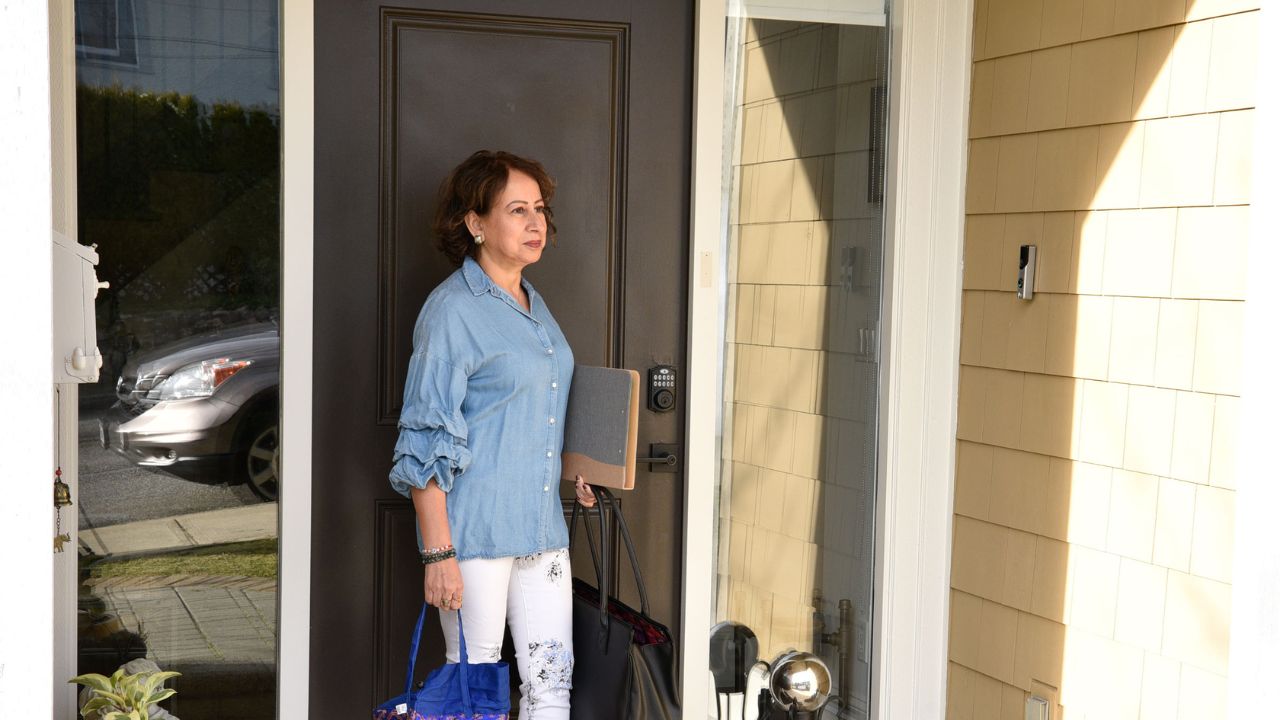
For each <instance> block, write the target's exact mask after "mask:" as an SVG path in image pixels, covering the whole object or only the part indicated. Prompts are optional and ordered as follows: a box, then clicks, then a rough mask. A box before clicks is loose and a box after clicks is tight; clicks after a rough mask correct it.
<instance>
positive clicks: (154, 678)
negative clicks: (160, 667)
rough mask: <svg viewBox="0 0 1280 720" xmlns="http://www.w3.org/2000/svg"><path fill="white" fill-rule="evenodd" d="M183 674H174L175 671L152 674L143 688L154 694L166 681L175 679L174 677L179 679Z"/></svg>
mask: <svg viewBox="0 0 1280 720" xmlns="http://www.w3.org/2000/svg"><path fill="white" fill-rule="evenodd" d="M181 674H182V673H180V672H174V671H173V670H168V671H164V672H157V673H151V676H150V677H148V678H147V681H146V682H145V683H143V687H145V688H146V689H147V692H148V693H153V692H155V690H156V688H158V687H160V686H161V684H162V683H164V681H165V680H168V679H169V678H173V677H178V676H179V675H181Z"/></svg>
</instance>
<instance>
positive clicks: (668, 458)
mask: <svg viewBox="0 0 1280 720" xmlns="http://www.w3.org/2000/svg"><path fill="white" fill-rule="evenodd" d="M636 462H638V463H649V464H650V465H653V464H656V463H662V464H663V465H673V466H674V465H675V464H676V462H677V460H676V456H675V455H669V454H668V455H661V456H659V457H642V458H636Z"/></svg>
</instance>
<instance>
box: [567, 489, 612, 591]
mask: <svg viewBox="0 0 1280 720" xmlns="http://www.w3.org/2000/svg"><path fill="white" fill-rule="evenodd" d="M579 516H581V517H582V522H583V524H584V525H586V528H587V534H588V535H590V534H591V518H589V517H587V515H586V514H585V513H583V512H582V505H581V504H580V503H578V502H577V501H576V500H575V501H574V503H573V513H572V514H571V515H570V516H569V549H571V550H572V549H573V543H574V540H575V537H576V535H577V530H578V517H579ZM601 527H602V528H603V524H602V525H601ZM600 532H601V535H602V536H603V534H604V531H603V530H601V531H600ZM589 540H590V542H589V543H588V549H590V550H591V564H592V565H593V566H594V567H595V570H596V582H597V583H598V582H599V581H600V558H599V557H598V556H597V555H596V542H595V537H594V536H592V537H591V538H589Z"/></svg>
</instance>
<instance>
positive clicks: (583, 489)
mask: <svg viewBox="0 0 1280 720" xmlns="http://www.w3.org/2000/svg"><path fill="white" fill-rule="evenodd" d="M574 490H575V491H576V492H577V494H578V504H580V505H582V507H585V508H591V507H595V506H596V494H595V493H594V492H592V491H591V486H590V485H588V484H587V481H586V480H583V479H582V476H581V475H578V476H576V482H575V484H574Z"/></svg>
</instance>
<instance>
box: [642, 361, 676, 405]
mask: <svg viewBox="0 0 1280 720" xmlns="http://www.w3.org/2000/svg"><path fill="white" fill-rule="evenodd" d="M647 396H648V403H647V404H648V407H649V409H650V410H652V411H653V412H657V413H666V412H671V411H672V410H675V409H676V368H675V366H674V365H655V366H654V367H651V368H649V391H648V393H647Z"/></svg>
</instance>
